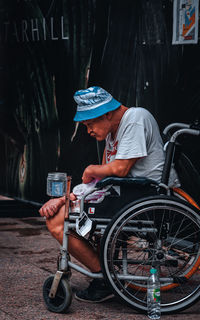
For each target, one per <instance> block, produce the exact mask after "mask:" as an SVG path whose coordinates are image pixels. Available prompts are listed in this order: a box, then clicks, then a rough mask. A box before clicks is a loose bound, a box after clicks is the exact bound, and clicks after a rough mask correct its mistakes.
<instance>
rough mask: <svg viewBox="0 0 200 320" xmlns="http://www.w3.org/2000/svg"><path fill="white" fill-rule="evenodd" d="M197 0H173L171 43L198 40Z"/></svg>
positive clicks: (195, 41)
mask: <svg viewBox="0 0 200 320" xmlns="http://www.w3.org/2000/svg"><path fill="white" fill-rule="evenodd" d="M198 18H199V0H174V7H173V38H172V44H191V43H197V42H198Z"/></svg>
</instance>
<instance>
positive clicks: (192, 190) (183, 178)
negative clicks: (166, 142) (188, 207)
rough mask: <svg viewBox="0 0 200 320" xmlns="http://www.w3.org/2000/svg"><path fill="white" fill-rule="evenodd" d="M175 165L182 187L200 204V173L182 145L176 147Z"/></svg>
mask: <svg viewBox="0 0 200 320" xmlns="http://www.w3.org/2000/svg"><path fill="white" fill-rule="evenodd" d="M174 165H175V169H176V171H177V174H178V177H179V180H180V183H181V188H182V189H183V190H184V191H185V192H187V193H188V194H189V195H190V196H191V197H192V198H193V199H194V200H195V201H196V202H197V204H198V205H199V204H200V174H199V172H198V171H197V170H196V168H195V167H194V165H193V164H192V162H191V160H190V159H189V158H188V157H187V156H186V155H185V154H184V153H183V152H182V150H181V148H180V147H176V151H175V157H174Z"/></svg>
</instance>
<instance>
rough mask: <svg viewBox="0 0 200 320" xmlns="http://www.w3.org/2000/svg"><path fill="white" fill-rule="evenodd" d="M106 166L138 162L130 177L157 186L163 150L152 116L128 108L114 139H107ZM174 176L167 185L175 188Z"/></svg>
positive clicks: (140, 109) (138, 108)
mask: <svg viewBox="0 0 200 320" xmlns="http://www.w3.org/2000/svg"><path fill="white" fill-rule="evenodd" d="M105 148H106V153H105V155H106V163H108V162H111V161H113V160H115V159H131V158H141V159H139V160H138V161H137V162H136V163H135V164H134V166H133V167H132V168H131V170H130V172H129V175H128V176H132V177H147V178H150V179H153V180H155V181H157V182H160V179H161V174H162V169H163V164H164V158H165V154H164V150H163V141H162V138H161V136H160V131H159V128H158V124H157V122H156V120H155V119H154V117H153V116H152V114H151V113H150V112H149V111H148V110H146V109H144V108H140V107H137V108H135V107H133V108H129V109H128V110H127V111H126V112H125V113H124V115H123V117H122V119H121V121H120V124H119V127H118V130H117V133H116V135H115V139H114V140H113V139H112V137H111V134H110V133H109V134H108V136H107V137H106V146H105ZM176 180H177V175H176V174H175V172H174V173H173V174H170V185H177V181H176Z"/></svg>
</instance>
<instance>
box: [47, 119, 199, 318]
mask: <svg viewBox="0 0 200 320" xmlns="http://www.w3.org/2000/svg"><path fill="white" fill-rule="evenodd" d="M174 128H179V130H177V131H175V132H174V133H173V135H172V136H171V138H170V140H169V141H168V142H167V144H166V145H165V148H166V158H165V163H164V167H163V173H162V179H161V183H160V184H157V183H155V182H154V181H152V180H150V179H145V180H144V179H143V178H114V177H108V178H105V179H103V180H101V181H99V182H98V183H97V184H96V186H95V187H94V188H93V189H92V190H91V191H90V192H88V193H87V194H85V195H84V197H83V198H82V199H81V205H80V216H81V215H82V214H83V213H84V205H85V199H86V197H87V196H88V195H89V194H91V193H93V192H94V191H96V190H99V189H101V188H102V187H104V186H105V185H109V184H111V185H112V184H114V183H115V182H116V181H117V183H118V184H120V183H122V184H123V183H124V184H126V183H127V181H126V180H127V179H128V181H129V184H136V185H137V184H138V183H139V184H141V183H146V184H148V185H149V186H150V185H151V186H152V185H153V186H154V188H155V189H156V190H157V195H156V194H155V195H153V196H150V197H145V198H144V197H141V198H140V199H138V200H134V201H133V202H132V203H130V204H127V206H125V207H124V208H122V209H121V210H120V211H119V212H118V213H117V214H116V215H115V216H114V217H113V218H112V219H111V218H91V220H92V221H93V222H95V232H96V233H98V234H100V235H103V237H102V241H101V264H102V273H93V272H90V271H88V270H86V269H85V268H83V267H81V266H79V265H76V264H75V263H73V262H71V261H70V259H69V254H68V252H67V247H68V234H69V230H70V229H75V228H76V225H77V219H78V217H77V216H76V215H72V214H71V212H70V206H69V202H70V201H69V194H70V185H71V177H68V181H67V193H66V204H65V220H64V232H63V245H62V247H61V257H60V260H59V264H58V270H57V272H56V274H55V275H54V276H53V275H52V276H50V277H48V278H47V279H46V280H45V282H44V285H43V297H44V301H45V304H46V306H47V308H48V309H49V310H50V311H52V312H57V313H59V312H65V311H67V310H68V308H69V306H70V304H71V301H72V292H71V288H70V285H69V277H70V275H71V272H70V269H71V268H72V269H74V270H76V271H78V272H81V273H82V274H84V275H86V276H89V277H91V278H96V279H97V278H98V279H103V278H105V280H106V281H107V282H108V284H109V285H110V286H111V289H112V290H113V292H114V293H115V294H116V296H118V297H119V298H121V300H123V301H124V302H125V303H127V304H128V305H129V306H130V307H133V308H134V309H136V310H138V311H140V312H146V311H147V306H146V282H147V279H148V272H147V274H146V275H143V274H142V273H140V272H139V275H137V274H136V273H137V272H138V270H139V264H138V261H139V259H140V256H139V254H137V252H138V251H137V250H139V252H140V248H139V247H138V248H135V249H134V250H135V251H134V250H132V248H131V250H132V252H133V253H131V254H132V256H131V259H128V260H127V256H128V254H129V249H130V248H128V247H129V246H130V247H132V245H133V243H134V242H132V244H130V241H132V240H130V239H131V237H132V238H134V237H135V238H141V240H142V242H143V245H144V246H146V245H147V243H148V246H149V247H145V250H146V252H147V253H148V256H150V260H146V258H145V256H146V253H145V255H144V261H143V262H142V267H143V269H144V270H146V268H147V269H148V268H150V266H151V265H153V266H154V267H157V268H158V269H159V268H160V271H159V274H160V282H161V299H162V294H163V295H164V294H165V295H166V296H167V295H168V296H169V294H170V292H171V291H172V290H177V288H179V287H180V286H181V285H182V283H183V285H184V283H186V285H187V281H190V278H191V277H192V276H193V275H194V274H195V273H196V271H197V270H198V268H199V265H200V247H199V245H198V243H200V219H199V217H198V214H199V210H198V209H197V208H194V207H193V206H191V205H190V204H188V203H187V202H186V201H185V200H184V201H181V200H179V199H178V198H177V197H175V195H176V194H174V195H173V190H172V189H171V188H169V186H168V180H169V174H170V168H171V166H172V163H173V158H174V151H175V147H176V141H177V138H178V137H179V136H180V135H182V134H191V135H196V136H198V135H200V130H199V128H197V127H194V128H193V127H191V126H190V125H188V124H182V123H174V124H170V125H169V126H167V127H166V128H165V130H164V131H163V133H164V134H165V135H167V133H168V132H169V131H170V130H171V129H174ZM152 204H153V205H152ZM197 207H198V206H197ZM162 210H163V211H162ZM154 211H155V212H156V219H155V212H154ZM164 211H166V212H167V214H166V216H167V219H168V220H172V219H175V218H176V220H177V221H178V224H184V229H182V231H180V230H179V231H176V230H173V226H172V227H169V225H170V221H168V222H165V224H166V225H165V224H164V223H163V224H162V229H164V230H161V229H160V230H161V231H158V230H159V226H158V223H157V225H156V220H157V219H158V220H159V216H161V217H160V219H165V218H164V213H163V212H164ZM147 212H148V218H147V216H146V213H147ZM153 212H154V213H153ZM68 213H69V215H68ZM161 213H162V214H161ZM174 216H175V218H173V217H174ZM66 217H68V218H66ZM144 217H145V220H144V219H143V218H144ZM149 217H150V218H149ZM176 220H174V225H175V224H177V221H176ZM179 220H180V221H179ZM182 220H183V221H184V223H183V222H182ZM152 221H153V223H152ZM160 223H161V220H160ZM188 225H189V226H190V228H193V229H192V231H191V232H193V233H195V237H196V238H197V239H196V238H195V240H193V235H192V234H193V233H191V235H189V236H188V239H189V241H188V239H187V237H184V238H183V239H179V238H178V242H177V240H176V246H177V248H175V249H173V250H171V251H172V253H171V255H172V257H170V258H169V260H166V261H168V262H167V263H168V264H169V266H167V265H165V261H164V258H163V255H165V254H166V255H167V254H168V255H170V254H169V252H168V253H165V250H166V249H165V247H164V246H163V245H162V244H161V242H165V246H167V245H169V247H170V248H171V247H173V241H174V240H170V239H169V238H170V237H168V233H169V229H170V228H171V231H172V234H173V235H174V238H175V237H177V234H178V232H180V235H181V236H182V234H183V233H184V232H185V231H187V230H190V229H187V226H188ZM120 228H121V229H120ZM174 228H175V227H174ZM177 228H179V227H177ZM158 232H160V233H161V234H160V235H159V239H157V240H156V241H157V242H156V248H155V241H154V239H153V238H155V235H157V234H158ZM126 234H127V235H128V236H127V235H126ZM156 237H157V236H156ZM129 238H130V239H129ZM113 239H114V240H113ZM166 239H167V240H166ZM167 241H172V243H170V244H167ZM183 241H185V242H191V243H192V245H191V244H188V247H187V246H186V247H185V251H186V256H187V255H188V256H189V258H186V259H185V261H183V265H181V270H180V273H179V270H178V271H176V272H175V271H174V273H173V272H172V271H173V268H176V266H177V263H176V262H175V260H176V259H174V257H175V258H176V256H177V255H179V253H178V250H182V249H178V245H179V242H183ZM195 241H196V242H195ZM197 241H198V242H197ZM119 243H120V245H119ZM122 247H123V248H122ZM150 247H151V248H150ZM113 248H114V249H113ZM149 248H150V249H149ZM161 249H162V250H161ZM113 250H114V251H113ZM131 250H130V251H131ZM145 250H144V251H145ZM190 251H191V256H192V258H193V261H191V260H192V259H191V257H190ZM166 252H167V251H166ZM182 254H183V250H182V251H181V254H180V255H182ZM116 255H117V257H116V258H115V256H116ZM134 255H135V256H136V257H137V256H138V258H137V259H138V260H136V259H135V256H134ZM173 255H174V257H173ZM155 256H156V258H155ZM152 257H153V258H152ZM158 257H160V258H158ZM181 257H182V256H181ZM114 259H115V260H114ZM159 259H160V260H159ZM183 260H184V258H183ZM102 261H103V262H102ZM128 262H129V263H130V265H128ZM134 264H135V265H137V264H138V268H136V269H135V272H134V274H132V273H130V272H129V269H130V270H131V268H132V266H134ZM159 264H160V265H159ZM162 264H163V265H162ZM119 266H120V267H119ZM186 266H187V269H186ZM162 267H163V269H164V273H166V274H167V276H165V275H162V270H161V269H162ZM118 269H119V270H122V271H121V273H118V271H117V270H118ZM168 269H169V270H168ZM148 270H149V269H148ZM166 270H167V272H166ZM185 270H186V271H185ZM136 271H137V272H136ZM198 280H200V277H199V279H198ZM126 282H127V283H126ZM124 283H126V285H124ZM137 290H138V293H137V295H138V297H137V296H136V294H135V292H137ZM193 291H194V292H193ZM193 291H192V292H190V293H189V294H188V295H186V297H181V298H179V301H178V302H176V300H175V301H174V300H172V301H170V299H169V301H170V302H165V301H164V303H163V304H162V302H161V312H162V313H172V312H173V313H174V312H178V311H181V310H184V309H186V308H188V307H189V306H191V305H192V304H193V303H195V302H196V301H197V300H198V299H200V286H197V288H195V289H194V290H193ZM172 294H175V295H176V291H175V293H172ZM140 295H141V296H142V297H141V298H140V297H139V296H140ZM177 296H178V294H177ZM167 299H168V297H167Z"/></svg>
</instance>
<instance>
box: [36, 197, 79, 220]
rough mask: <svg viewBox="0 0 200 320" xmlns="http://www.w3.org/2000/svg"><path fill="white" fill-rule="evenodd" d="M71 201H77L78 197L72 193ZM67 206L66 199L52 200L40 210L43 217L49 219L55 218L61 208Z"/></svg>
mask: <svg viewBox="0 0 200 320" xmlns="http://www.w3.org/2000/svg"><path fill="white" fill-rule="evenodd" d="M69 198H70V200H72V201H74V200H76V196H75V195H74V194H73V193H70V196H69ZM64 204H65V197H62V198H55V199H50V200H49V201H47V202H46V203H45V204H44V205H43V206H42V207H41V208H40V210H39V213H40V215H41V216H42V217H46V218H47V219H49V218H51V217H53V216H55V215H56V214H57V213H58V211H59V210H60V208H61V207H62V206H63V205H64Z"/></svg>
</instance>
